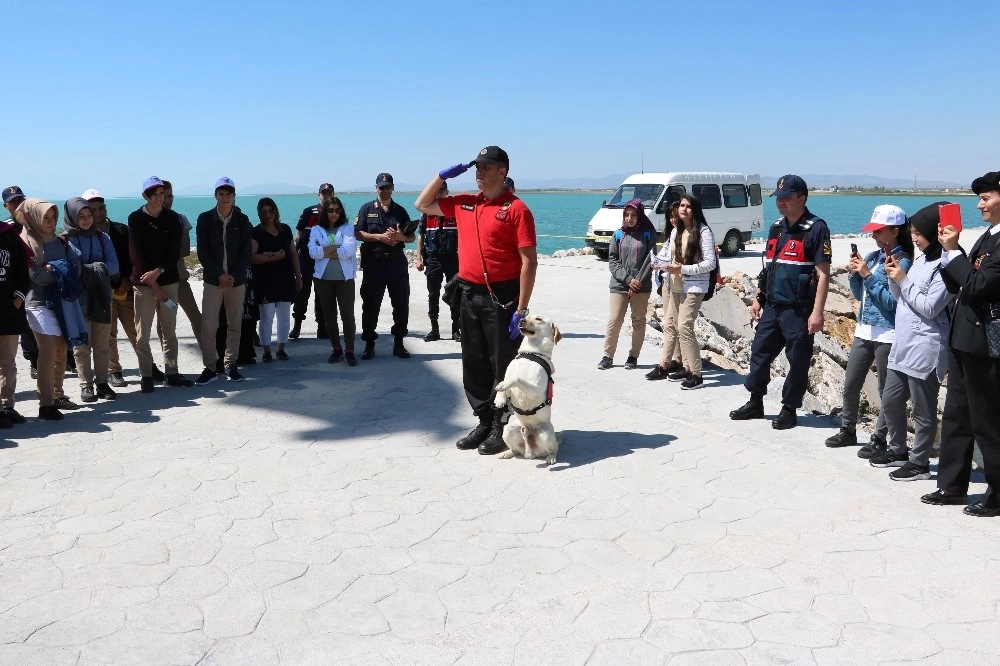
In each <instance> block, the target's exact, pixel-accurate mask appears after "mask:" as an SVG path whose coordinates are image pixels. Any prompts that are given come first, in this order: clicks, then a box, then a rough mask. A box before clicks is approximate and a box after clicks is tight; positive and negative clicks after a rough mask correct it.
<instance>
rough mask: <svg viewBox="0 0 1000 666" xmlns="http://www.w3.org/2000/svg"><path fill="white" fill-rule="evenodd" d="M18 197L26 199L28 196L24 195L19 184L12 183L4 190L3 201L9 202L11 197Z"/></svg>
mask: <svg viewBox="0 0 1000 666" xmlns="http://www.w3.org/2000/svg"><path fill="white" fill-rule="evenodd" d="M17 198H21V199H26V198H27V197H25V196H24V192H22V191H21V188H20V187H18V186H17V185H11V186H10V187H8V188H6V189H5V190H4V191H3V202H4V203H7V202H8V201H10V200H11V199H17Z"/></svg>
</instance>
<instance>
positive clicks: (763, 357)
mask: <svg viewBox="0 0 1000 666" xmlns="http://www.w3.org/2000/svg"><path fill="white" fill-rule="evenodd" d="M810 312H812V306H811V305H807V306H798V307H792V306H781V305H779V306H777V307H773V306H771V305H765V306H764V310H763V312H762V313H761V315H760V322H759V323H758V324H757V334H756V335H754V337H753V343H752V344H751V345H750V373H749V374H748V375H747V378H746V381H744V382H743V386H745V387H746V389H747V390H748V391H750V393H751V394H753V395H759V396H763V395H767V385H768V383H770V381H771V363H773V362H774V359H775V358H777V356H778V354H780V353H781V350H782V349H784V350H785V356H786V357H787V358H788V376H787V377H785V384H784V386H783V387H782V389H781V404H782V405H784V406H785V407H789V408H791V409H798V408H799V407H801V406H802V398H803V397H805V394H806V389H808V388H809V363H810V362H811V360H812V353H813V338H814V337H815V336H812V335H809V328H808V326H809V313H810Z"/></svg>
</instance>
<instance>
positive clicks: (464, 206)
mask: <svg viewBox="0 0 1000 666" xmlns="http://www.w3.org/2000/svg"><path fill="white" fill-rule="evenodd" d="M462 210H476V207H475V206H473V205H472V204H462Z"/></svg>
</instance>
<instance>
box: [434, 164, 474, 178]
mask: <svg viewBox="0 0 1000 666" xmlns="http://www.w3.org/2000/svg"><path fill="white" fill-rule="evenodd" d="M468 170H469V165H468V164H464V163H463V164H452V165H451V166H450V167H448V168H447V169H441V171H439V172H438V176H439V177H440V178H441V180H448V179H450V178H454V177H455V176H461V175H462V174H463V173H465V172H466V171H468Z"/></svg>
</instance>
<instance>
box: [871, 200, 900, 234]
mask: <svg viewBox="0 0 1000 666" xmlns="http://www.w3.org/2000/svg"><path fill="white" fill-rule="evenodd" d="M904 224H906V213H904V212H903V209H902V208H900V207H899V206H890V205H888V204H886V205H884V206H876V207H875V211H874V212H873V213H872V219H871V221H869V222H868V224H866V225H865V226H863V227H861V231H878V230H879V229H882V228H884V227H901V226H903V225H904Z"/></svg>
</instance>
